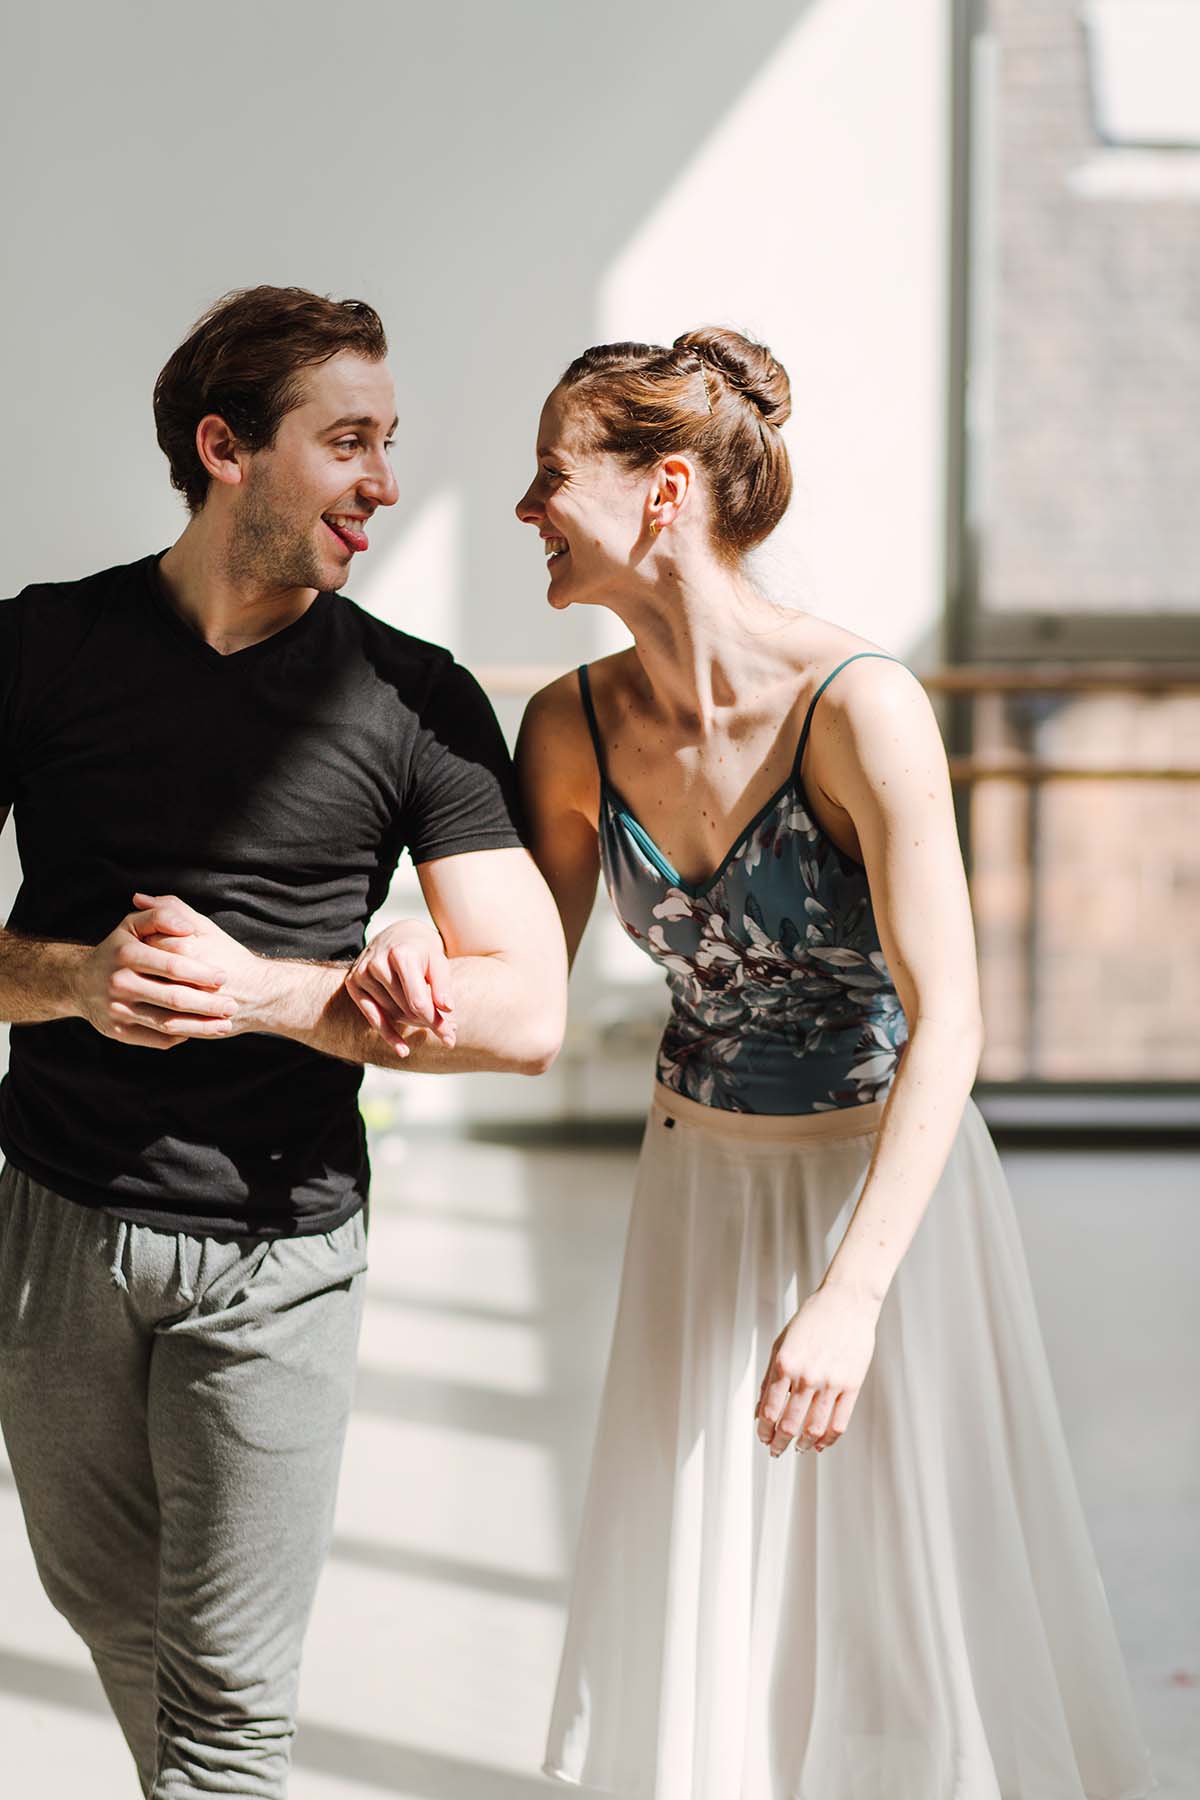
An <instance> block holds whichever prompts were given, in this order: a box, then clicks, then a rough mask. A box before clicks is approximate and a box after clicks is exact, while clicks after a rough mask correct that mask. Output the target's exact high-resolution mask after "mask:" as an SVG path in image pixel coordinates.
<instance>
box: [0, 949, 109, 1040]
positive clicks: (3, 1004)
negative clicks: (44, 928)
mask: <svg viewBox="0 0 1200 1800" xmlns="http://www.w3.org/2000/svg"><path fill="white" fill-rule="evenodd" d="M88 950H89V946H88V945H87V944H64V943H59V942H57V941H55V940H53V939H47V938H27V937H21V936H19V935H18V934H17V933H16V932H13V931H8V930H7V929H5V928H4V927H0V1021H3V1022H4V1023H5V1024H8V1025H41V1024H44V1023H45V1022H46V1021H47V1020H50V1019H69V1018H70V1017H71V1016H72V1015H73V1014H74V1013H75V1012H76V1011H77V1010H78V1007H77V1004H76V1002H75V999H74V989H75V982H76V977H77V976H78V973H79V971H80V969H81V967H82V966H83V961H84V958H85V957H86V956H87V954H88Z"/></svg>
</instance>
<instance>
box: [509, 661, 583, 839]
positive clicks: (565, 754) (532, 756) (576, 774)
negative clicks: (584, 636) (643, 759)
mask: <svg viewBox="0 0 1200 1800" xmlns="http://www.w3.org/2000/svg"><path fill="white" fill-rule="evenodd" d="M517 764H518V768H519V769H520V770H521V772H522V775H523V778H524V779H526V780H535V781H536V782H537V784H538V786H539V787H540V788H548V789H549V788H552V789H553V790H554V791H555V793H556V794H557V795H558V798H559V800H560V801H561V802H567V803H569V804H571V805H573V806H576V807H578V808H579V810H581V811H584V812H587V811H589V810H591V811H594V809H595V794H596V790H597V788H598V785H599V777H598V772H597V766H596V752H595V748H594V746H593V744H592V735H591V732H590V730H589V729H588V722H587V714H586V713H585V712H584V708H583V695H582V692H581V689H580V684H579V674H578V671H577V670H575V669H569V670H567V672H566V673H565V674H563V675H559V676H556V677H555V679H554V680H553V681H549V682H547V683H546V685H545V687H542V688H539V689H538V691H537V693H536V694H534V695H533V696H532V697H531V699H530V700H529V701H528V703H527V705H526V707H525V715H524V717H523V719H522V720H521V731H520V735H519V737H518V739H517Z"/></svg>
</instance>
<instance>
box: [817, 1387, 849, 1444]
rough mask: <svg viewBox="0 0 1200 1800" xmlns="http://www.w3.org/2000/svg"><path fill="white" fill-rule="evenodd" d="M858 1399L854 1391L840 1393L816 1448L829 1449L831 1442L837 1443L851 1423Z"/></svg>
mask: <svg viewBox="0 0 1200 1800" xmlns="http://www.w3.org/2000/svg"><path fill="white" fill-rule="evenodd" d="M857 1399H858V1395H857V1394H853V1393H842V1394H839V1395H838V1397H837V1400H836V1402H835V1404H834V1407H833V1411H832V1413H831V1414H830V1417H829V1420H828V1423H827V1424H826V1426H825V1429H824V1431H823V1432H822V1433H821V1435H820V1437H819V1438H818V1439H817V1442H816V1444H815V1446H814V1448H815V1449H817V1450H828V1449H829V1447H830V1445H831V1444H836V1443H837V1441H838V1439H839V1438H840V1437H841V1436H842V1433H843V1432H844V1431H845V1429H846V1427H847V1425H848V1424H849V1423H850V1414H851V1413H852V1412H853V1411H854V1405H855V1402H856V1400H857Z"/></svg>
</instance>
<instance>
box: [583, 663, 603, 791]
mask: <svg viewBox="0 0 1200 1800" xmlns="http://www.w3.org/2000/svg"><path fill="white" fill-rule="evenodd" d="M578 673H579V698H580V699H581V700H582V701H583V710H584V713H585V714H586V716H587V722H588V730H589V731H590V732H591V734H592V749H593V750H594V751H595V752H596V765H597V767H598V768H599V770H600V779H601V780H602V781H604V780H607V776H606V775H605V772H604V745H603V743H602V741H601V738H600V727H599V725H598V724H597V723H596V708H595V705H594V704H593V701H592V679H591V676H590V675H589V674H588V666H587V664H586V663H580V665H579V671H578Z"/></svg>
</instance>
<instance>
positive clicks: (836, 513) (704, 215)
mask: <svg viewBox="0 0 1200 1800" xmlns="http://www.w3.org/2000/svg"><path fill="white" fill-rule="evenodd" d="M947 36H948V32H947V27H946V20H945V5H944V0H913V3H912V4H911V5H909V6H906V7H897V8H880V7H878V6H877V5H873V4H872V0H837V4H833V3H832V0H814V3H813V4H812V5H811V6H810V7H808V8H807V9H805V11H804V12H803V13H802V15H801V17H800V20H799V22H798V24H797V25H796V27H795V29H794V30H793V31H792V33H791V35H790V36H789V37H788V38H787V39H786V40H785V41H784V42H783V44H782V45H781V46H780V48H779V50H778V52H777V53H776V54H775V55H774V56H773V57H772V59H771V61H770V63H769V64H768V66H767V67H766V68H765V69H764V70H763V71H762V73H761V74H760V76H759V77H758V79H757V80H755V81H754V82H753V83H752V84H751V85H750V87H749V88H748V89H747V90H746V91H745V93H744V94H743V95H742V96H741V97H740V98H739V99H738V101H737V103H736V104H735V106H734V107H733V108H732V109H731V111H730V112H729V113H728V114H727V115H726V117H725V118H724V119H723V120H722V121H721V122H720V124H719V125H718V126H717V128H716V129H715V130H714V132H713V134H712V135H711V137H710V138H709V139H708V140H707V142H706V143H705V145H704V146H703V148H702V149H701V151H700V152H699V154H698V155H697V156H696V157H695V158H694V159H693V161H692V162H691V164H690V165H689V166H688V168H687V169H686V170H685V172H684V174H683V175H682V176H681V178H680V179H679V180H678V181H677V182H676V183H675V185H674V186H673V188H672V189H671V191H670V192H669V193H668V194H667V195H666V196H665V197H664V199H663V200H662V201H661V203H660V204H659V205H657V206H656V207H655V208H654V210H653V211H652V212H651V213H650V214H649V215H648V217H647V218H646V220H645V222H644V223H643V224H642V226H641V227H640V228H639V230H638V231H637V233H636V234H635V236H634V237H633V238H631V239H630V241H629V243H628V244H627V245H626V247H625V249H624V251H623V252H622V254H621V255H620V257H619V258H618V260H617V261H616V262H615V263H614V264H613V266H612V267H611V269H610V270H609V273H608V276H607V279H606V280H605V282H604V285H603V288H602V290H601V293H600V295H599V302H598V325H599V328H600V335H601V336H602V337H603V338H605V339H607V340H610V341H611V340H614V339H623V338H635V339H651V340H655V341H658V342H666V343H669V342H670V341H671V340H672V339H673V338H674V337H676V336H677V335H679V333H681V332H683V331H685V330H687V329H689V328H690V327H693V326H696V325H700V324H704V323H716V324H729V325H734V326H737V327H738V328H740V329H744V330H747V331H748V332H750V333H751V335H754V336H759V337H761V338H763V339H765V340H766V341H767V342H768V343H770V345H771V346H772V348H773V349H774V351H775V352H776V354H777V355H778V356H779V357H780V359H781V360H782V361H783V362H784V364H785V365H786V367H787V369H788V372H789V374H790V376H791V380H792V395H793V407H794V411H793V417H792V421H791V423H790V424H789V426H788V428H787V430H786V433H785V436H786V439H787V442H788V447H789V450H790V452H791V455H792V462H793V469H794V472H795V477H796V492H795V498H794V501H793V505H792V508H791V511H790V513H789V515H788V517H787V519H786V520H785V521H784V523H783V524H782V525H781V526H780V528H779V529H778V530H777V531H776V533H775V534H774V535H773V537H772V539H771V542H770V545H769V546H768V547H767V548H766V550H765V551H763V552H762V553H760V556H759V569H758V573H759V577H760V580H762V581H763V583H764V584H765V585H766V586H767V588H768V589H769V591H770V592H771V593H772V594H773V595H774V596H776V597H777V598H779V599H780V600H783V601H786V602H788V603H790V604H793V605H803V606H806V607H809V608H811V609H812V610H813V611H815V612H818V613H821V614H823V615H825V616H827V617H830V618H834V619H837V620H838V621H840V622H842V623H844V624H846V625H847V626H849V627H851V628H852V629H854V630H856V631H859V632H862V633H864V634H865V635H867V636H869V637H872V638H876V639H878V640H880V641H882V642H883V643H884V644H885V645H886V646H888V647H889V648H894V649H898V650H900V651H901V652H904V651H906V650H908V649H909V648H910V646H912V645H913V644H915V643H917V642H918V641H920V640H922V639H927V638H928V637H929V635H930V633H931V631H933V630H934V629H935V628H936V624H937V621H938V619H939V617H940V612H941V599H942V595H941V553H942V524H941V508H942V480H943V475H942V456H943V366H942V357H943V350H944V344H943V340H944V323H945V318H946V307H945V297H944V265H945V248H944V246H945V225H946V221H945V207H944V189H945V186H946V181H945V167H946V162H945V158H946V144H945V136H946V125H945V119H946V112H947V107H946V94H945V81H946V54H945V42H946V38H947ZM598 631H599V633H600V635H601V638H602V647H603V648H605V649H608V648H616V647H617V646H618V645H619V644H621V643H623V642H626V641H627V639H626V638H625V635H624V633H623V631H622V629H621V627H620V626H619V625H616V624H614V625H613V626H612V627H611V628H610V627H609V625H608V623H607V621H606V622H605V624H604V626H602V627H598ZM604 633H607V638H605V637H604V635H603V634H604ZM609 639H611V641H608V640H609Z"/></svg>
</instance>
